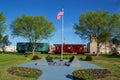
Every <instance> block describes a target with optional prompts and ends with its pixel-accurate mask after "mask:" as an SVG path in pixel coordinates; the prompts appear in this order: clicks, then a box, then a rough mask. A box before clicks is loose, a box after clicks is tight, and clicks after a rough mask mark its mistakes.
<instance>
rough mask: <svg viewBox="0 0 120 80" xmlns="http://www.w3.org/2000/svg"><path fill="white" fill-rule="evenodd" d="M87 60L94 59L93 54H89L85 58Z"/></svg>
mask: <svg viewBox="0 0 120 80" xmlns="http://www.w3.org/2000/svg"><path fill="white" fill-rule="evenodd" d="M85 60H86V61H92V60H93V59H92V56H90V55H87V56H86V58H85Z"/></svg>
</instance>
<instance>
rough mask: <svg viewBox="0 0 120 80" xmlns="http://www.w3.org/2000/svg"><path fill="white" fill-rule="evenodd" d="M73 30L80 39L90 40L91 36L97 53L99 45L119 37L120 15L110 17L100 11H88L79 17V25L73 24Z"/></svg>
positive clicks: (108, 14) (107, 13)
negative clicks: (95, 44)
mask: <svg viewBox="0 0 120 80" xmlns="http://www.w3.org/2000/svg"><path fill="white" fill-rule="evenodd" d="M74 29H75V33H76V34H77V35H79V36H80V37H81V38H84V39H86V38H89V39H90V36H91V35H92V37H93V38H94V39H95V40H96V41H97V44H98V46H97V48H98V52H99V49H100V43H106V42H109V41H111V39H112V38H113V37H114V36H116V35H118V34H119V35H120V31H119V30H120V15H119V14H118V13H114V14H113V15H111V14H110V13H109V12H107V11H104V12H102V11H101V10H97V11H89V12H86V13H85V14H81V15H80V17H79V24H75V25H74Z"/></svg>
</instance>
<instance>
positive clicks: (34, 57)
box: [32, 55, 40, 60]
mask: <svg viewBox="0 0 120 80" xmlns="http://www.w3.org/2000/svg"><path fill="white" fill-rule="evenodd" d="M38 59H40V58H39V57H38V56H37V55H34V56H33V57H32V60H38Z"/></svg>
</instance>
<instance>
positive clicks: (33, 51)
mask: <svg viewBox="0 0 120 80" xmlns="http://www.w3.org/2000/svg"><path fill="white" fill-rule="evenodd" d="M32 54H33V56H34V55H35V49H34V48H33V49H32Z"/></svg>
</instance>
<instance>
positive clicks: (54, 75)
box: [19, 60, 102, 80]
mask: <svg viewBox="0 0 120 80" xmlns="http://www.w3.org/2000/svg"><path fill="white" fill-rule="evenodd" d="M38 62H39V60H36V61H32V62H29V63H25V64H21V65H19V66H22V67H30V68H36V69H39V70H42V75H41V76H40V77H39V78H38V80H72V72H73V71H74V70H77V69H88V68H89V69H91V68H92V69H102V67H99V66H97V65H95V64H91V63H89V62H87V61H80V64H81V67H69V66H41V65H35V63H38Z"/></svg>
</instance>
